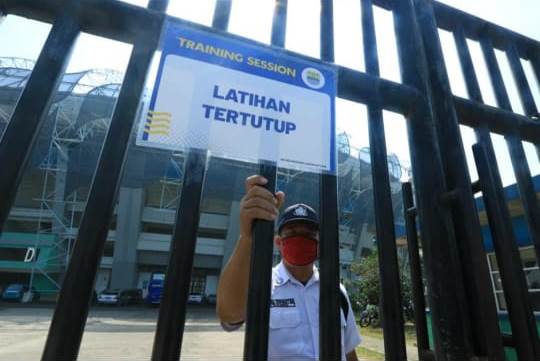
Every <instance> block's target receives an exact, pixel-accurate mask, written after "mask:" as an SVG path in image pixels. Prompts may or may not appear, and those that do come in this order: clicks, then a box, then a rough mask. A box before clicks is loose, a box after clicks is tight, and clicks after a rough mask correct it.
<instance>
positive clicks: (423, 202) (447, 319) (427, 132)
mask: <svg viewBox="0 0 540 361" xmlns="http://www.w3.org/2000/svg"><path fill="white" fill-rule="evenodd" d="M393 15H394V24H395V34H396V38H397V45H398V51H399V61H400V67H401V75H402V79H403V83H404V84H406V85H410V86H413V87H415V88H417V89H418V90H419V91H420V92H421V93H422V94H424V96H425V98H424V99H425V101H424V102H423V104H422V103H419V105H418V106H416V107H415V108H414V109H412V112H411V113H410V114H406V116H407V119H408V122H407V128H408V136H409V145H410V153H411V163H412V168H413V175H414V184H415V189H416V194H417V209H418V216H419V220H420V231H421V240H422V243H423V255H424V264H425V266H426V268H425V269H426V272H425V274H426V278H427V281H428V291H429V299H430V305H431V314H432V326H433V327H432V330H433V338H434V343H435V357H436V359H437V360H438V361H446V360H465V359H468V357H469V355H470V345H469V342H468V340H467V339H466V338H465V335H464V334H463V327H462V321H463V316H464V315H463V314H462V310H463V307H462V306H461V305H459V303H460V302H461V300H463V299H464V297H463V296H464V295H463V294H464V290H463V284H462V282H461V277H456V275H459V272H460V268H459V265H458V263H457V257H458V255H457V250H456V249H455V247H456V246H455V243H456V240H455V234H454V229H453V224H452V219H451V218H450V213H449V210H448V209H447V208H446V207H444V206H443V205H442V204H441V196H442V195H443V194H444V193H445V192H446V184H445V179H444V172H443V166H442V160H441V158H440V153H439V152H440V150H439V148H438V146H437V143H436V134H435V131H434V124H433V119H432V118H431V113H430V109H429V98H428V94H429V92H428V88H427V82H428V80H427V73H426V72H425V69H427V64H426V58H425V57H424V54H423V49H422V39H421V36H420V34H419V30H418V28H417V25H416V19H415V14H414V7H413V4H412V0H402V1H396V2H394V8H393Z"/></svg>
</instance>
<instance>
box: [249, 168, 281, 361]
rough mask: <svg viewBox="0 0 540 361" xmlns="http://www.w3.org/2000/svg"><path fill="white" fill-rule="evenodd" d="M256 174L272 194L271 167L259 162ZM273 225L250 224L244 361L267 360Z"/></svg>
mask: <svg viewBox="0 0 540 361" xmlns="http://www.w3.org/2000/svg"><path fill="white" fill-rule="evenodd" d="M259 174H260V175H262V176H263V177H265V178H266V179H267V180H268V183H266V185H265V188H266V189H268V190H269V191H270V192H272V194H273V193H274V192H275V189H276V166H275V164H270V163H265V162H260V164H259ZM273 235H274V222H272V221H265V220H262V219H259V220H256V221H255V222H254V223H253V232H252V239H253V244H252V247H251V265H250V272H249V288H248V304H247V314H246V332H245V337H244V359H246V360H250V361H251V360H266V359H267V358H268V324H269V319H270V291H271V286H272V285H271V279H272V254H273V251H274V246H273V238H274V237H273Z"/></svg>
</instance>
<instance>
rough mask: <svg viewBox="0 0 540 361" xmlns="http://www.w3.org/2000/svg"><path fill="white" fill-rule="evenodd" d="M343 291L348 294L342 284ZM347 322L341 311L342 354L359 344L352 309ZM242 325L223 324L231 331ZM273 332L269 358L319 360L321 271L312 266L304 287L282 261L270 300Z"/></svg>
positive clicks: (276, 274) (271, 329) (277, 269)
mask: <svg viewBox="0 0 540 361" xmlns="http://www.w3.org/2000/svg"><path fill="white" fill-rule="evenodd" d="M340 286H341V290H342V291H343V293H344V294H345V295H347V293H346V291H345V288H344V287H343V285H340ZM347 302H348V303H349V313H348V316H347V320H345V315H344V314H343V310H341V312H340V313H341V355H342V360H345V355H346V354H348V353H349V352H351V351H353V350H354V349H355V348H356V346H358V344H360V341H361V339H360V335H359V333H358V328H357V327H356V321H355V319H354V313H353V311H352V308H351V306H350V302H349V298H348V296H347ZM241 324H242V323H239V324H235V325H230V324H222V325H223V328H224V329H225V330H227V331H232V330H234V329H237V328H239V327H240V326H241ZM269 326H270V330H269V336H268V359H270V360H317V359H318V358H319V271H318V269H317V267H315V266H313V276H312V277H311V279H310V280H309V281H308V282H307V283H306V285H305V286H304V285H303V284H302V283H301V282H299V281H297V280H296V279H295V278H294V277H293V276H292V275H290V274H289V272H288V271H287V268H285V266H284V265H283V263H282V262H280V263H279V264H278V265H277V266H275V267H274V268H273V270H272V292H271V301H270V324H269Z"/></svg>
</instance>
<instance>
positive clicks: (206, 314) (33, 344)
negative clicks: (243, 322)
mask: <svg viewBox="0 0 540 361" xmlns="http://www.w3.org/2000/svg"><path fill="white" fill-rule="evenodd" d="M52 312H53V310H52V308H51V307H46V306H39V307H20V306H17V305H9V304H7V305H6V304H0V360H10V361H27V360H39V359H40V357H41V352H42V350H43V345H44V343H45V338H46V335H47V331H48V328H49V324H50V319H51V316H52ZM156 320H157V309H156V308H146V307H125V308H115V307H96V308H92V309H91V311H90V314H89V317H88V321H87V324H86V329H85V332H84V337H83V340H82V345H81V350H80V353H79V360H149V359H150V355H151V352H152V343H153V337H154V332H155V324H156ZM243 340H244V333H243V331H237V332H231V333H227V332H224V331H223V330H222V329H221V326H220V325H219V323H218V321H217V319H216V317H215V314H214V310H213V309H212V308H210V307H196V306H194V307H191V308H189V309H188V315H187V323H186V328H185V334H184V342H183V347H182V360H215V361H219V360H235V359H236V360H239V359H241V355H242V349H243ZM363 346H364V347H366V348H369V349H372V350H374V351H378V352H384V346H383V343H382V340H379V339H376V338H373V337H364V342H363ZM407 351H408V352H407V353H408V354H409V357H410V358H409V360H414V359H416V357H415V356H416V354H415V352H416V351H415V350H407Z"/></svg>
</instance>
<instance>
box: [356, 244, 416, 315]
mask: <svg viewBox="0 0 540 361" xmlns="http://www.w3.org/2000/svg"><path fill="white" fill-rule="evenodd" d="M398 263H399V269H400V270H403V271H404V272H400V283H401V300H402V304H403V305H408V304H410V302H411V300H412V299H411V281H410V277H409V275H408V274H407V273H406V272H405V270H408V265H404V263H405V260H404V259H402V258H398ZM351 271H352V272H353V273H354V274H356V276H357V277H356V280H353V281H352V282H351V283H352V284H349V288H350V289H351V291H350V292H349V293H350V298H351V302H352V303H353V308H354V310H355V311H356V312H359V311H361V310H364V309H365V308H366V306H367V305H368V304H372V305H379V300H380V292H381V290H380V283H379V255H378V252H377V251H374V252H372V253H371V254H369V255H368V256H366V257H363V258H362V259H360V261H358V262H353V264H352V265H351Z"/></svg>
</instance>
